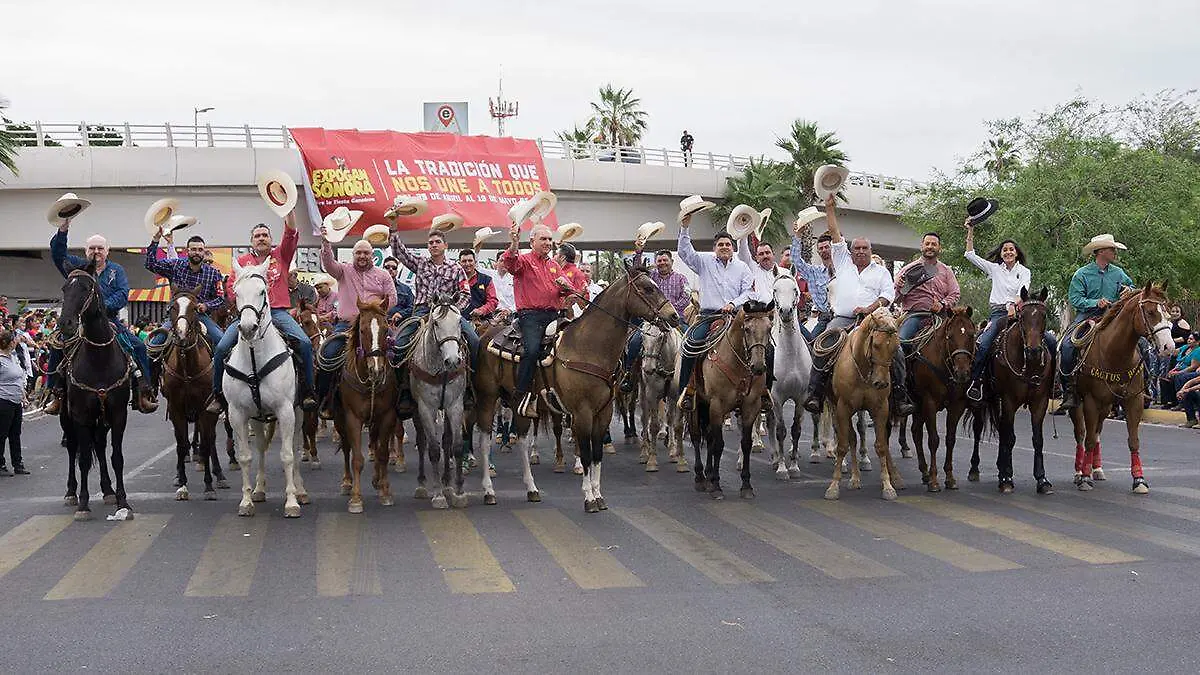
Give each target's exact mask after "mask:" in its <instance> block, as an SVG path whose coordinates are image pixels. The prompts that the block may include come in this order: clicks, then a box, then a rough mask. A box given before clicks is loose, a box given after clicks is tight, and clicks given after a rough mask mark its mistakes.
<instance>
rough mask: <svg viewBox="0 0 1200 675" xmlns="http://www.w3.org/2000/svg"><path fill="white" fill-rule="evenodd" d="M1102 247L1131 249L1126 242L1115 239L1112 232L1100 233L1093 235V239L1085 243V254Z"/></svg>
mask: <svg viewBox="0 0 1200 675" xmlns="http://www.w3.org/2000/svg"><path fill="white" fill-rule="evenodd" d="M1102 248H1119V249H1121V250H1122V251H1126V250H1129V249H1128V247H1127V246H1125V244H1122V243H1121V242H1119V241H1117V240H1116V239H1113V236H1112V235H1111V234H1098V235H1096V236H1094V237H1092V240H1091V241H1089V242H1088V243H1086V244H1084V245H1083V254H1084V255H1088V254H1089V253H1092V252H1094V251H1099V250H1100V249H1102Z"/></svg>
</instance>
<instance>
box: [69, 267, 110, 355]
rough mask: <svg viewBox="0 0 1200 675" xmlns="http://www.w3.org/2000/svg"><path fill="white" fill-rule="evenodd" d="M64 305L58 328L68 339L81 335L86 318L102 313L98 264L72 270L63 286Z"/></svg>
mask: <svg viewBox="0 0 1200 675" xmlns="http://www.w3.org/2000/svg"><path fill="white" fill-rule="evenodd" d="M62 292H63V305H62V311H61V312H60V315H59V317H58V328H59V330H60V331H62V334H63V335H66V336H68V337H70V336H73V335H76V334H77V333H79V331H80V328H81V325H82V324H83V322H84V319H85V318H89V317H91V316H93V315H95V314H96V313H97V312H101V313H102V310H101V307H102V305H103V302H102V300H101V299H100V282H99V281H98V280H97V279H96V263H95V261H92V262H91V263H89V264H88V265H87V266H86V267H82V268H80V269H76V270H72V271H71V273H70V274H68V275H67V280H66V282H65V283H64V284H63V289H62Z"/></svg>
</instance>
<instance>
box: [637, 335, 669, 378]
mask: <svg viewBox="0 0 1200 675" xmlns="http://www.w3.org/2000/svg"><path fill="white" fill-rule="evenodd" d="M654 328H655V330H657V331H658V332H659V335H658V338H657V339H656V340H654V347H655V349H654V350H653V351H652V350H650V349H645V348H644V349H642V363H645V362H646V361H650V360H652V361H654V373H655V374H657V375H664V376H665V375H671V374H672V373H674V372H675V364H674V363H672V364H670V366H671V368H670V370H668V369H666V368H664V367H663V359H662V346H663V342H664V341H665V340H666V339H667V334H666V331H668V330H674V329H671V328H665V329H664V328H659V327H658V326H654ZM643 330H644V329H643ZM645 337H647V338H648V337H650V336H649V335H646V336H645Z"/></svg>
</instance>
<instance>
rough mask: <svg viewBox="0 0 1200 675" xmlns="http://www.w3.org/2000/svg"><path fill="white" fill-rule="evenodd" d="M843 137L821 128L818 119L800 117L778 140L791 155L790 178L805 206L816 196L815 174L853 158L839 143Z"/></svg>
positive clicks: (842, 164)
mask: <svg viewBox="0 0 1200 675" xmlns="http://www.w3.org/2000/svg"><path fill="white" fill-rule="evenodd" d="M840 144H841V140H839V139H838V137H837V135H836V134H835V133H834V132H832V131H821V129H820V128H819V127H818V126H817V123H816V122H809V121H808V120H796V121H794V122H792V128H791V132H790V133H789V134H788V136H787V138H778V139H776V140H775V146H776V147H777V148H779V149H780V150H783V151H784V152H786V153H788V155H789V156H790V157H791V166H790V169H791V174H792V175H791V176H790V178H789V180H790V181H791V182H792V184H793V185H794V186H795V188H796V190H798V191H799V192H800V194H801V197H802V198H803V202H804V205H805V206H808V205H809V204H812V203H813V201H814V200H815V199H816V193H815V192H814V191H813V174H815V173H816V172H817V169H819V168H820V167H822V166H824V165H826V164H834V165H836V166H845V164H846V162H848V161H850V158H849V157H847V156H846V153H844V152H842V150H841V149H840V148H838V147H837V146H838V145H840Z"/></svg>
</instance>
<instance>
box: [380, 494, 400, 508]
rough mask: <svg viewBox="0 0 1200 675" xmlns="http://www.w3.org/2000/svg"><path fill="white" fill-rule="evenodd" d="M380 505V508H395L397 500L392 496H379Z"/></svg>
mask: <svg viewBox="0 0 1200 675" xmlns="http://www.w3.org/2000/svg"><path fill="white" fill-rule="evenodd" d="M379 505H380V506H395V505H396V498H395V497H393V496H392V495H379Z"/></svg>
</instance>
